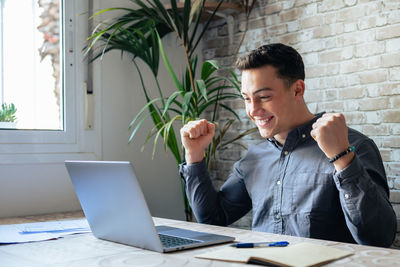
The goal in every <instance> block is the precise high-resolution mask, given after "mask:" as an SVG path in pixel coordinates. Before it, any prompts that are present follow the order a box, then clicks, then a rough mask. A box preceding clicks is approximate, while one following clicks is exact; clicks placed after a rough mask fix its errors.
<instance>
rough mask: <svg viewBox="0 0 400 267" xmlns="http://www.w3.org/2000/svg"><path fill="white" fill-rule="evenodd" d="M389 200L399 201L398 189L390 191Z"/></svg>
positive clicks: (399, 193)
mask: <svg viewBox="0 0 400 267" xmlns="http://www.w3.org/2000/svg"><path fill="white" fill-rule="evenodd" d="M390 202H392V203H400V191H399V190H392V191H390Z"/></svg>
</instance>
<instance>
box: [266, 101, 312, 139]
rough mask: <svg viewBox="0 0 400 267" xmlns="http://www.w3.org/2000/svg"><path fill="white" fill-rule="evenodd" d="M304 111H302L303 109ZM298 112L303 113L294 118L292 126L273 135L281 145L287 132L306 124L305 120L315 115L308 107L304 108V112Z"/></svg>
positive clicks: (309, 119) (307, 120)
mask: <svg viewBox="0 0 400 267" xmlns="http://www.w3.org/2000/svg"><path fill="white" fill-rule="evenodd" d="M303 112H304V111H303ZM298 114H304V115H303V116H301V117H299V118H297V119H296V120H294V121H293V125H292V127H291V128H290V129H289V130H287V131H284V132H281V133H278V134H276V135H275V136H274V138H275V140H276V141H278V143H279V144H281V145H282V146H283V145H284V144H285V141H286V138H287V136H288V134H289V132H290V131H291V130H293V129H295V128H297V127H299V126H301V125H303V124H306V123H307V122H309V121H311V120H312V119H313V118H315V115H314V114H312V113H311V112H310V111H309V110H308V108H306V111H305V112H304V113H298Z"/></svg>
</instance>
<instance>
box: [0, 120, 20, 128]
mask: <svg viewBox="0 0 400 267" xmlns="http://www.w3.org/2000/svg"><path fill="white" fill-rule="evenodd" d="M16 128H17V123H16V122H8V121H0V129H16Z"/></svg>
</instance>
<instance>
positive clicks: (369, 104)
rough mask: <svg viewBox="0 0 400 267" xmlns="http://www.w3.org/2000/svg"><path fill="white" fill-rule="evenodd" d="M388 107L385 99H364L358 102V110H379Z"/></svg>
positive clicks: (387, 100) (387, 101)
mask: <svg viewBox="0 0 400 267" xmlns="http://www.w3.org/2000/svg"><path fill="white" fill-rule="evenodd" d="M388 105H389V99H387V98H364V99H362V100H360V110H381V109H386V108H387V107H388Z"/></svg>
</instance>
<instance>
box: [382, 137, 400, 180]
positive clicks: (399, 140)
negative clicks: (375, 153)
mask: <svg viewBox="0 0 400 267" xmlns="http://www.w3.org/2000/svg"><path fill="white" fill-rule="evenodd" d="M382 146H383V147H392V148H393V147H397V148H399V147H400V136H388V137H386V138H385V139H384V140H383V142H382ZM398 171H399V173H398V174H396V175H400V169H398Z"/></svg>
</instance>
